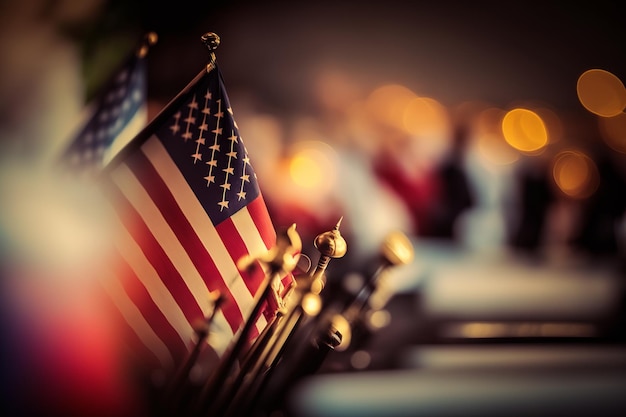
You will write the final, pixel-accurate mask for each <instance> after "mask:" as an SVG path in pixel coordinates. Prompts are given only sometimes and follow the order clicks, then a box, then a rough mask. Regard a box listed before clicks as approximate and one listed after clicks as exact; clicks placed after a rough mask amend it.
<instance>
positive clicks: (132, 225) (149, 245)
mask: <svg viewBox="0 0 626 417" xmlns="http://www.w3.org/2000/svg"><path fill="white" fill-rule="evenodd" d="M115 201H116V204H117V206H116V210H118V213H119V217H120V219H121V220H122V223H123V224H124V226H125V227H126V229H127V230H128V231H129V233H130V234H131V236H132V237H133V239H134V240H135V241H136V242H137V244H138V245H139V246H140V247H141V250H142V251H143V253H144V255H145V256H146V259H147V260H148V262H150V264H151V265H152V266H153V268H154V269H155V271H156V273H157V275H158V276H159V278H160V279H161V281H162V282H163V284H164V285H165V287H166V288H167V289H168V290H169V292H170V293H171V294H172V296H173V297H174V299H175V300H176V304H178V305H179V306H180V308H181V310H182V311H183V314H184V315H185V317H186V318H187V321H188V322H189V323H195V322H197V321H198V320H203V319H204V314H203V313H202V310H201V309H200V307H199V306H198V304H197V303H196V300H195V299H194V297H193V295H192V294H191V292H190V291H189V288H187V285H185V282H184V278H183V277H182V276H181V275H180V274H179V272H178V271H177V270H176V268H175V267H174V265H173V264H172V262H171V261H170V259H169V257H168V256H167V253H166V252H165V251H164V250H163V248H162V247H161V246H160V245H159V242H158V241H157V240H156V239H155V238H154V236H153V235H152V233H151V232H150V229H148V227H147V226H146V224H145V223H144V222H143V220H142V218H141V216H140V215H139V213H138V212H137V211H136V210H135V208H134V207H132V205H131V203H130V202H129V201H128V200H126V198H125V197H124V196H123V195H122V193H121V192H118V193H117V195H116V196H115Z"/></svg>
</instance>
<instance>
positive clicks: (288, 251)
mask: <svg viewBox="0 0 626 417" xmlns="http://www.w3.org/2000/svg"><path fill="white" fill-rule="evenodd" d="M301 250H302V242H301V241H300V236H299V235H298V233H297V232H296V225H295V224H293V225H292V226H291V227H290V228H289V229H288V230H287V231H286V233H284V234H282V233H281V234H279V235H278V236H277V239H276V246H275V247H274V248H272V250H270V251H268V253H267V254H265V255H263V256H261V257H260V258H259V259H258V260H259V261H260V262H263V263H266V264H267V265H268V272H267V278H266V279H265V281H264V284H263V287H262V288H261V289H260V290H259V291H258V292H257V295H256V296H255V300H254V306H253V308H252V311H251V312H250V314H249V315H248V317H247V320H246V321H245V322H244V324H243V327H242V328H241V329H240V331H239V332H238V334H237V335H236V339H235V342H234V343H233V344H232V345H231V347H230V349H229V350H228V351H227V352H226V353H225V354H224V356H223V358H224V359H223V360H222V361H221V362H220V364H219V366H218V369H217V370H216V372H215V373H214V374H213V375H212V376H211V378H209V380H208V381H207V383H206V384H205V385H204V386H203V388H202V391H201V393H200V396H199V398H198V401H197V404H196V407H195V412H196V414H198V415H202V414H203V413H204V412H207V411H209V410H210V409H211V407H214V408H213V409H212V410H210V411H211V412H212V414H215V415H220V413H219V411H218V410H220V409H221V408H222V407H225V406H227V405H228V402H227V401H228V398H227V397H226V394H228V393H230V390H229V386H228V384H227V383H226V382H227V379H228V378H229V376H230V374H231V371H232V370H233V368H234V366H235V364H236V363H237V361H238V360H239V359H240V358H241V355H242V354H243V353H244V348H245V346H246V345H247V344H248V343H249V335H250V331H251V330H252V328H253V326H254V325H255V323H256V321H257V319H258V317H259V314H260V313H261V308H262V307H263V306H264V304H265V303H266V302H267V301H268V298H269V296H270V295H271V292H272V290H273V284H274V282H275V281H276V280H280V279H281V275H283V274H287V273H290V272H291V271H292V270H293V269H294V268H295V266H296V263H297V258H298V257H299V253H300V251H301ZM223 385H226V389H225V390H222V391H221V392H220V388H223ZM220 393H221V394H222V395H219V394H220ZM225 393H226V394H225Z"/></svg>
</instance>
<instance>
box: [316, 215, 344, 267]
mask: <svg viewBox="0 0 626 417" xmlns="http://www.w3.org/2000/svg"><path fill="white" fill-rule="evenodd" d="M341 220H343V216H342V217H341V218H340V219H339V221H338V222H337V224H336V225H335V228H334V229H333V230H330V231H328V232H324V233H321V234H319V235H317V237H316V238H315V241H314V242H313V244H314V245H315V248H316V249H317V250H318V251H320V253H321V254H322V256H323V257H324V256H329V257H331V258H341V257H342V256H344V255H345V254H346V251H347V250H348V245H347V243H346V241H345V239H344V238H343V236H341V232H340V231H339V226H341Z"/></svg>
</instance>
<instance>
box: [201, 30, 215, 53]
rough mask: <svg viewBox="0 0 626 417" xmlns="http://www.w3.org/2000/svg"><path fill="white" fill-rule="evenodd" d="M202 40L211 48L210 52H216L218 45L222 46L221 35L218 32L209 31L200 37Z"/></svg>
mask: <svg viewBox="0 0 626 417" xmlns="http://www.w3.org/2000/svg"><path fill="white" fill-rule="evenodd" d="M200 39H201V40H202V42H203V43H204V44H205V45H206V47H207V48H208V49H209V52H215V50H216V49H217V47H218V46H220V37H219V36H218V35H217V33H213V32H207V33H205V34H204V35H202V36H201V37H200Z"/></svg>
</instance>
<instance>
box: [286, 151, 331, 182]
mask: <svg viewBox="0 0 626 417" xmlns="http://www.w3.org/2000/svg"><path fill="white" fill-rule="evenodd" d="M334 156H335V155H334V151H333V150H332V148H331V147H330V146H329V145H327V144H326V143H323V142H318V141H307V142H299V143H297V144H296V145H294V150H293V156H292V157H291V159H290V161H289V175H290V177H291V179H292V181H293V182H294V184H295V185H297V186H298V187H300V188H303V189H305V190H308V191H326V190H328V189H329V188H330V186H331V185H332V184H333V183H334V181H335V177H336V173H335V169H336V164H335V161H334V159H335V158H334Z"/></svg>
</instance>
